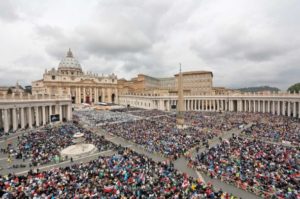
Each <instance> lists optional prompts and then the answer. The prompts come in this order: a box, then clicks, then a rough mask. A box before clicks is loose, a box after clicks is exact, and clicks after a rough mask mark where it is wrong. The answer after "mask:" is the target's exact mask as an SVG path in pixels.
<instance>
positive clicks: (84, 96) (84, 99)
mask: <svg viewBox="0 0 300 199" xmlns="http://www.w3.org/2000/svg"><path fill="white" fill-rule="evenodd" d="M83 103H86V91H85V87H83Z"/></svg>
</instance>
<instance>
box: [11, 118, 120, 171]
mask: <svg viewBox="0 0 300 199" xmlns="http://www.w3.org/2000/svg"><path fill="white" fill-rule="evenodd" d="M77 132H81V133H84V138H85V141H84V142H85V143H92V144H94V145H95V146H96V147H97V148H98V150H99V151H104V150H107V149H109V148H112V147H114V146H113V144H112V143H111V142H108V141H106V140H105V139H104V137H100V136H98V135H95V134H94V133H92V132H91V131H88V130H86V129H83V128H81V127H80V126H78V125H74V124H73V123H66V124H64V125H61V126H57V127H55V126H46V127H44V128H43V129H41V130H33V131H31V132H29V133H28V134H24V135H22V136H20V137H19V138H18V144H17V147H16V148H14V147H10V149H9V150H7V151H8V153H10V154H9V155H10V156H14V157H16V158H20V159H24V160H26V159H29V160H30V161H31V164H32V165H33V166H36V165H43V164H47V163H49V162H51V161H54V160H57V159H60V158H64V157H60V151H61V150H62V149H64V148H66V147H68V146H70V145H73V144H74V143H73V140H74V138H73V135H74V134H75V133H77Z"/></svg>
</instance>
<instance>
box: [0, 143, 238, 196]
mask: <svg viewBox="0 0 300 199" xmlns="http://www.w3.org/2000/svg"><path fill="white" fill-rule="evenodd" d="M0 190H1V191H0V197H1V195H2V197H3V198H34V199H37V198H110V199H116V198H121V199H125V198H147V199H155V198H160V199H163V198H174V199H179V198H192V199H200V198H228V199H229V198H235V197H233V196H231V195H230V194H228V193H225V192H223V191H222V190H219V191H215V190H214V189H213V187H212V185H211V184H204V183H203V182H202V181H201V180H196V179H193V178H190V177H188V176H187V175H185V174H180V173H179V172H178V171H177V170H175V169H174V166H173V165H172V163H171V164H166V163H155V162H154V161H152V160H151V159H149V158H147V157H145V156H142V155H139V154H137V153H135V152H132V151H130V150H128V149H122V148H120V149H119V151H118V154H116V155H113V156H112V157H99V158H98V159H96V160H93V161H90V162H88V163H80V164H73V165H71V166H69V167H65V168H54V169H51V170H49V171H37V172H33V171H30V172H28V174H27V175H26V176H16V175H12V174H10V175H8V176H1V175H0Z"/></svg>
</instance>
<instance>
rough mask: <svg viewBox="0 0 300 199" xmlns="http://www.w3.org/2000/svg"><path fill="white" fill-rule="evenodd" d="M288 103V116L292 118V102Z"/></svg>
mask: <svg viewBox="0 0 300 199" xmlns="http://www.w3.org/2000/svg"><path fill="white" fill-rule="evenodd" d="M287 103H288V107H287V108H288V116H289V117H290V116H291V102H290V101H288V102H287Z"/></svg>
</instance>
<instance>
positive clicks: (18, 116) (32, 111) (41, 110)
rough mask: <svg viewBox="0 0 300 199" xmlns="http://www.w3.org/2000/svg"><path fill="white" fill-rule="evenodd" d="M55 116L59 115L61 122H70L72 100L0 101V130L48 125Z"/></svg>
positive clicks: (6, 130)
mask: <svg viewBox="0 0 300 199" xmlns="http://www.w3.org/2000/svg"><path fill="white" fill-rule="evenodd" d="M54 114H58V115H59V119H60V122H62V121H63V120H66V121H70V120H71V119H72V104H71V100H70V99H63V100H51V99H40V100H13V101H6V100H0V130H3V131H4V132H9V131H10V130H12V131H16V130H17V129H25V128H32V127H38V126H41V125H46V124H49V123H51V121H50V116H51V115H54Z"/></svg>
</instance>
